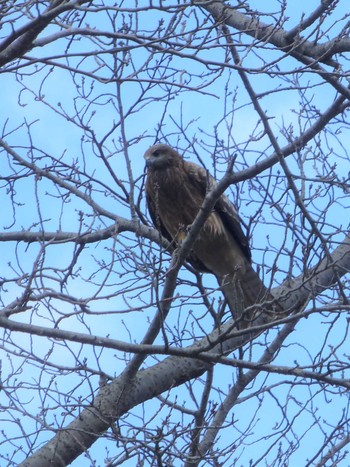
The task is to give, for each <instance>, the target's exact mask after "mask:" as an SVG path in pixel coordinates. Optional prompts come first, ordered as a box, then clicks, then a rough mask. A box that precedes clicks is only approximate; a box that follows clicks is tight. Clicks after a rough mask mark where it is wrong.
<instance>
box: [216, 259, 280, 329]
mask: <svg viewBox="0 0 350 467" xmlns="http://www.w3.org/2000/svg"><path fill="white" fill-rule="evenodd" d="M219 284H220V286H221V289H222V291H223V294H224V296H225V299H226V301H227V304H228V306H229V308H230V310H231V313H232V316H233V318H234V319H235V320H236V321H237V326H238V327H239V328H241V329H245V328H247V327H249V326H251V325H252V322H253V321H254V320H255V319H256V318H257V317H258V316H259V315H261V314H262V313H263V314H264V315H265V316H266V321H269V320H270V319H271V317H272V316H275V313H276V311H278V310H280V306H279V305H278V303H277V301H276V299H274V298H273V296H272V295H271V293H270V292H269V291H268V289H267V288H266V287H265V285H264V283H263V282H262V280H261V279H260V277H259V276H258V274H257V273H256V272H255V271H254V269H253V268H252V267H251V266H250V265H249V266H247V268H245V270H244V271H243V270H242V269H237V271H235V272H233V273H231V274H227V275H226V276H224V277H222V278H219Z"/></svg>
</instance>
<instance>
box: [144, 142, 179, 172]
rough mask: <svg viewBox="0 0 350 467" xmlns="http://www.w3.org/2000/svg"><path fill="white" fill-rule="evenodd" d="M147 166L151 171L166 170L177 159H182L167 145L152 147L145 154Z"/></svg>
mask: <svg viewBox="0 0 350 467" xmlns="http://www.w3.org/2000/svg"><path fill="white" fill-rule="evenodd" d="M144 158H145V160H146V166H147V168H149V169H154V170H158V169H166V168H168V167H170V166H172V165H174V162H175V161H176V160H177V159H179V158H180V159H181V157H180V156H179V155H178V153H177V152H176V151H175V150H174V149H173V148H171V147H170V146H167V145H166V144H156V145H154V146H151V147H150V148H149V149H148V150H147V151H146V153H145V155H144Z"/></svg>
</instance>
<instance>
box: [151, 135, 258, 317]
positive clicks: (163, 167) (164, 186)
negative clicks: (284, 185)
mask: <svg viewBox="0 0 350 467" xmlns="http://www.w3.org/2000/svg"><path fill="white" fill-rule="evenodd" d="M144 157H145V159H146V165H147V181H146V200H147V205H148V209H149V212H150V215H151V218H152V221H153V223H154V225H155V227H156V228H157V229H158V230H159V231H160V232H161V234H162V235H163V236H164V237H165V238H167V239H168V240H169V241H171V242H175V244H178V243H179V242H181V240H182V239H183V238H184V236H185V235H186V232H187V229H188V228H189V227H190V226H191V224H192V222H193V220H194V219H195V217H196V215H197V213H198V211H199V209H200V207H201V206H202V204H203V200H204V197H205V195H206V193H207V192H208V191H209V190H210V188H211V187H212V186H213V185H214V183H215V180H214V179H213V178H212V177H210V176H209V175H208V173H207V171H206V170H205V169H203V168H202V167H200V166H198V165H197V164H194V163H192V162H187V161H185V160H184V159H183V158H182V157H181V156H180V155H179V154H178V153H177V152H176V151H175V150H174V149H172V148H171V147H170V146H167V145H165V144H157V145H155V146H152V147H150V148H149V149H148V150H147V151H146V153H145V156H144ZM187 259H188V261H189V262H190V263H191V264H192V265H193V266H194V267H195V268H196V269H197V270H198V271H201V272H211V273H213V274H215V276H216V277H217V279H218V281H219V284H220V285H221V287H222V289H223V292H224V295H225V297H226V299H227V302H228V304H229V306H230V308H231V312H232V313H233V314H234V315H235V316H236V317H239V316H240V315H241V314H242V311H243V310H244V308H246V307H248V306H251V305H254V304H255V303H257V302H258V301H260V300H261V299H262V297H263V296H266V288H265V287H264V284H263V283H262V281H261V280H260V278H259V276H258V275H257V273H256V272H255V271H254V270H253V268H252V265H251V253H250V249H249V244H248V240H247V237H246V235H245V234H244V233H243V230H242V228H241V221H240V218H239V216H238V214H237V212H236V210H235V208H234V207H233V205H232V204H231V203H230V201H229V200H228V198H227V197H226V196H225V195H222V196H221V197H220V198H219V199H218V201H217V202H216V204H215V207H214V210H213V212H211V213H210V215H209V216H208V219H207V220H206V222H205V223H204V225H203V227H202V229H201V231H200V233H199V235H198V237H197V238H196V240H195V243H194V245H193V249H192V252H191V255H190V256H189V257H188V258H187Z"/></svg>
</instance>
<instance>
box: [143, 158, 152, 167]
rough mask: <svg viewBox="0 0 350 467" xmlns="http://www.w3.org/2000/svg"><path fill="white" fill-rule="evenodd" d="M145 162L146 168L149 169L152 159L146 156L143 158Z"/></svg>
mask: <svg viewBox="0 0 350 467" xmlns="http://www.w3.org/2000/svg"><path fill="white" fill-rule="evenodd" d="M145 162H146V167H147V169H149V168H150V167H152V160H151V159H149V158H148V157H147V158H145Z"/></svg>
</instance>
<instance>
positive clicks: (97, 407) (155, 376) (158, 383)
mask: <svg viewBox="0 0 350 467" xmlns="http://www.w3.org/2000/svg"><path fill="white" fill-rule="evenodd" d="M216 189H217V187H216ZM214 190H215V188H214ZM214 190H213V191H214ZM210 194H211V193H210ZM210 201H211V199H210V197H209V201H208V202H207V204H208V205H210ZM200 215H201V213H200V214H199V216H200ZM332 260H333V264H329V259H326V260H324V261H321V263H320V264H319V265H318V266H317V267H316V268H315V269H314V270H313V273H312V274H311V275H310V277H309V278H308V279H307V283H306V284H304V278H303V277H302V276H300V277H299V278H297V279H295V280H293V281H291V282H290V283H288V284H284V285H283V286H281V287H280V288H278V289H277V290H276V294H277V295H279V296H280V298H281V299H283V304H284V306H285V307H286V308H289V309H296V308H297V307H298V306H300V305H303V304H305V302H306V301H308V299H309V298H310V295H311V292H313V293H318V292H320V291H324V290H325V289H327V288H329V287H331V286H332V285H333V284H334V282H335V272H336V273H337V275H339V276H343V275H344V274H346V273H347V272H349V271H350V236H348V237H347V238H346V239H345V240H344V242H343V243H342V244H341V245H339V247H338V248H337V249H336V250H335V251H334V252H333V253H332ZM313 297H315V295H313ZM265 322H266V317H263V316H259V317H258V318H257V319H256V321H255V322H254V325H255V326H254V327H252V328H250V329H249V330H247V331H245V332H241V333H234V334H233V335H232V337H228V338H225V340H224V341H223V342H220V343H218V344H216V346H214V347H213V348H212V349H211V351H210V357H209V362H210V361H212V362H214V361H215V355H217V357H218V359H219V360H220V359H222V357H221V355H222V354H227V353H229V352H232V351H233V350H234V349H236V348H238V347H240V346H242V345H244V343H246V342H248V341H249V340H251V339H252V338H254V337H255V336H256V335H257V334H260V333H261V327H260V326H261V325H264V324H265ZM230 328H232V323H228V324H226V325H224V326H222V327H221V328H220V329H219V330H216V331H214V332H213V333H212V334H211V335H210V336H208V338H205V339H202V340H201V341H200V342H198V343H196V344H195V345H194V346H192V347H190V348H189V349H188V350H190V351H191V352H194V358H185V357H183V356H182V357H178V356H176V357H174V356H172V357H168V358H167V359H166V360H164V361H162V362H160V363H159V364H157V365H155V366H154V367H151V368H149V369H147V370H143V371H141V372H139V373H138V374H137V375H136V376H135V378H134V379H132V380H129V381H128V385H127V386H125V378H124V376H123V375H121V377H119V378H116V379H115V380H114V381H113V382H112V383H110V384H109V385H107V386H106V387H104V388H102V390H101V391H100V393H99V395H98V396H97V397H96V398H95V401H94V404H93V405H92V406H91V407H87V408H86V409H84V410H83V411H82V412H81V414H80V416H79V417H78V418H77V419H76V420H74V421H73V422H72V423H71V424H70V425H69V426H67V427H66V429H65V430H64V431H61V432H59V433H58V434H56V435H55V437H54V438H53V439H52V440H51V441H50V442H49V443H47V444H46V445H45V446H44V447H43V448H41V449H39V450H38V451H37V452H36V453H35V454H34V455H33V456H31V457H30V458H28V459H27V460H26V461H24V462H23V463H22V464H21V465H22V466H26V467H29V466H35V467H46V465H48V463H50V462H53V465H57V466H60V465H66V464H67V463H69V462H72V461H73V460H74V459H75V458H76V457H78V456H79V455H80V454H81V453H82V452H83V451H84V450H85V449H87V448H88V447H89V446H91V444H92V443H93V442H94V441H95V440H96V439H97V438H98V436H99V435H100V434H102V433H103V432H104V431H106V430H107V429H108V428H109V427H110V426H111V425H113V424H114V422H115V420H116V419H117V418H118V417H119V416H121V415H122V414H124V413H125V412H127V411H128V410H130V409H131V408H132V407H134V406H135V405H138V404H140V403H142V402H144V401H146V400H148V399H151V398H152V397H154V396H156V395H160V394H161V393H162V392H164V391H166V390H168V389H170V388H172V387H175V386H179V385H181V384H183V383H184V382H185V381H188V380H189V379H192V378H196V377H198V376H200V375H201V374H203V373H204V372H205V371H206V370H207V369H208V368H210V366H211V363H209V362H205V361H204V362H203V360H198V359H197V358H196V356H198V351H199V352H200V351H201V350H202V349H203V347H204V348H205V347H207V346H208V345H209V346H211V343H212V342H216V341H217V340H219V341H220V335H222V334H225V332H226V331H229V329H230ZM226 337H227V336H226ZM253 366H254V364H253ZM253 366H252V368H253ZM256 368H257V367H255V369H256ZM270 370H272V368H270ZM280 371H281V372H283V369H282V368H280ZM295 371H296V370H291V369H286V370H285V374H296V373H295ZM300 376H302V377H305V372H303V371H302V370H301V373H300ZM309 376H310V377H311V374H310V375H309ZM320 378H321V380H323V379H324V377H323V376H322V375H321V376H320ZM335 383H336V381H335V380H334V384H335ZM339 384H345V382H344V380H341V381H340V380H339ZM72 436H73V437H74V439H75V440H76V442H75V443H74V444H73V443H72Z"/></svg>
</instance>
